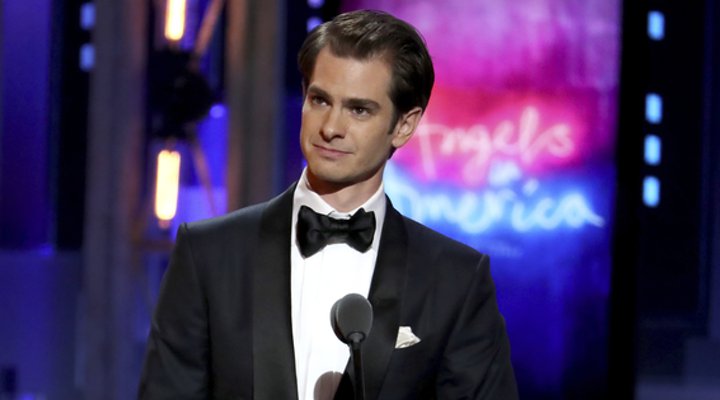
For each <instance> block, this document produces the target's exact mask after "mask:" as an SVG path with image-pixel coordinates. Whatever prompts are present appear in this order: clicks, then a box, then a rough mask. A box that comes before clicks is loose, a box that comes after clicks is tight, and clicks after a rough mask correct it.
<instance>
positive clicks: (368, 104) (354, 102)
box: [307, 85, 380, 110]
mask: <svg viewBox="0 0 720 400" xmlns="http://www.w3.org/2000/svg"><path fill="white" fill-rule="evenodd" d="M307 92H308V93H309V94H310V93H312V94H314V95H318V96H321V97H324V98H326V99H332V96H330V94H329V93H328V92H326V91H324V90H323V89H321V88H319V87H317V86H314V85H310V87H308V89H307ZM342 104H343V106H344V107H348V108H355V107H362V108H367V109H370V110H378V109H380V103H378V102H377V101H375V100H370V99H363V98H356V97H351V98H349V99H343V100H342Z"/></svg>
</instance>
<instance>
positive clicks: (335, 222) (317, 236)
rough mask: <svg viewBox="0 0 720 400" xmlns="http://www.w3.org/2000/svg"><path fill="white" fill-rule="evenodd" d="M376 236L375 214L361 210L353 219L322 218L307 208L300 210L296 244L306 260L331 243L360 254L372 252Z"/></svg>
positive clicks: (303, 207)
mask: <svg viewBox="0 0 720 400" xmlns="http://www.w3.org/2000/svg"><path fill="white" fill-rule="evenodd" d="M374 235H375V213H374V212H365V210H363V209H362V208H361V209H359V210H358V211H357V212H356V213H355V214H354V215H353V216H352V217H351V218H350V219H335V218H330V217H328V216H326V215H321V214H318V213H316V212H315V211H313V210H312V209H311V208H309V207H306V206H301V207H300V213H299V214H298V223H297V240H298V247H299V248H300V253H301V254H302V255H303V257H306V258H307V257H310V256H311V255H313V254H315V253H317V252H318V251H320V250H321V249H322V248H323V247H325V246H326V245H328V244H331V243H347V244H348V245H349V246H350V247H352V248H353V249H355V250H357V251H359V252H365V251H367V249H369V248H370V245H371V244H372V241H373V237H374Z"/></svg>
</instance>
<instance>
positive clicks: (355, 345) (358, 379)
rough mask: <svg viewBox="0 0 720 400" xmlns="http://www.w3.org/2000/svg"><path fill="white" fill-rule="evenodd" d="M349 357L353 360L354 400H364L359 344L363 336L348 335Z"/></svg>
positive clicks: (354, 333) (358, 334) (355, 333)
mask: <svg viewBox="0 0 720 400" xmlns="http://www.w3.org/2000/svg"><path fill="white" fill-rule="evenodd" d="M349 339H350V357H351V358H352V360H353V370H354V372H355V400H365V379H364V376H363V367H362V353H361V352H360V348H361V346H360V345H361V344H362V341H363V339H365V335H363V334H362V333H359V332H353V333H351V334H350V337H349Z"/></svg>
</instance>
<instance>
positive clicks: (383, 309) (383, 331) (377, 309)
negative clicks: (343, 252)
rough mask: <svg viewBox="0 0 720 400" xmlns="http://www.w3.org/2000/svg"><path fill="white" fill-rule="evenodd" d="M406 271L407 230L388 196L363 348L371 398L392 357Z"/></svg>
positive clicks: (366, 386) (371, 287)
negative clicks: (366, 335)
mask: <svg viewBox="0 0 720 400" xmlns="http://www.w3.org/2000/svg"><path fill="white" fill-rule="evenodd" d="M406 273H407V231H406V230H405V225H404V224H403V219H402V216H401V215H400V213H398V212H397V210H395V208H393V206H392V204H391V203H390V200H389V199H388V206H387V212H386V214H385V223H384V225H383V232H382V236H381V239H380V248H379V250H378V258H377V262H376V263H375V272H374V273H373V278H372V284H371V286H370V296H369V300H370V303H371V304H372V306H373V325H372V329H371V330H370V335H369V336H368V338H367V339H366V340H365V343H363V349H362V354H363V364H364V369H365V393H366V396H367V398H368V399H376V398H377V397H378V395H379V393H380V388H381V387H382V383H383V380H384V379H385V374H386V371H387V367H388V363H389V362H390V356H391V355H392V352H393V350H394V349H395V341H396V340H397V332H398V327H399V325H400V308H401V305H402V299H403V293H404V290H405V277H406Z"/></svg>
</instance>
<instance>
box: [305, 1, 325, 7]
mask: <svg viewBox="0 0 720 400" xmlns="http://www.w3.org/2000/svg"><path fill="white" fill-rule="evenodd" d="M308 5H309V6H310V7H311V8H320V7H322V6H324V5H325V0H308Z"/></svg>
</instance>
